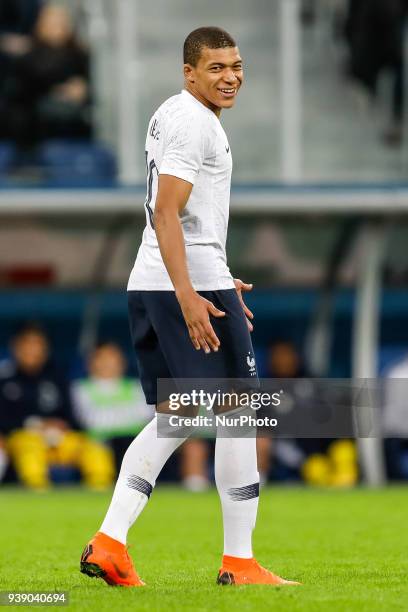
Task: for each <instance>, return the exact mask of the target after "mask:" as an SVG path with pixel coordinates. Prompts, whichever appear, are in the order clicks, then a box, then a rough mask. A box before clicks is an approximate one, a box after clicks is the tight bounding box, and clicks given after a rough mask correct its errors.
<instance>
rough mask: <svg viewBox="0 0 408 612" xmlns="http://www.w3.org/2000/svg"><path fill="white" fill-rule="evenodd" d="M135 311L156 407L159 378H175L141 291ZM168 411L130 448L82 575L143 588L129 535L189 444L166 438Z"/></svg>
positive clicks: (134, 327)
mask: <svg viewBox="0 0 408 612" xmlns="http://www.w3.org/2000/svg"><path fill="white" fill-rule="evenodd" d="M129 313H130V324H131V332H132V340H133V343H134V346H135V349H136V353H137V357H138V365H139V375H140V379H141V383H142V386H143V389H144V392H145V395H146V400H147V402H148V403H151V404H153V403H156V402H157V396H156V381H157V379H158V378H170V372H169V370H168V367H167V364H166V361H165V359H164V357H163V355H162V353H161V350H160V346H159V343H158V338H157V335H156V333H155V331H154V330H153V328H152V326H151V324H150V320H149V317H148V313H147V311H146V309H145V306H144V304H143V300H142V299H141V297H140V294H139V292H131V293H130V295H129ZM162 411H164V412H162ZM166 411H167V406H166V402H162V403H161V404H160V405H159V407H158V413H157V415H156V417H155V418H154V419H153V420H152V421H151V422H150V423H148V425H146V427H145V428H144V429H143V430H142V431H141V432H140V434H139V435H138V436H137V437H136V438H135V439H134V440H133V442H132V443H131V444H130V446H129V448H128V450H127V451H126V453H125V455H124V457H123V461H122V465H121V470H120V473H119V477H118V480H117V483H116V486H115V490H114V493H113V497H112V501H111V503H110V505H109V508H108V511H107V513H106V516H105V519H104V521H103V523H102V525H101V528H100V531H99V532H98V533H97V534H96V536H95V537H94V538H93V539H92V540H91V541H90V542H89V544H88V545H87V547H86V548H85V550H84V552H83V555H82V558H81V571H82V572H83V573H86V574H88V575H89V576H97V577H102V578H103V579H104V580H105V581H106V582H108V584H122V585H128V586H140V585H142V584H143V582H142V581H141V580H140V578H139V576H138V575H137V574H136V572H135V570H134V568H133V565H132V562H131V560H130V557H129V555H128V553H127V550H126V546H125V544H126V536H127V533H128V530H129V528H130V527H131V526H132V524H133V523H134V522H135V520H136V519H137V517H138V516H139V515H140V513H141V512H142V510H143V508H144V507H145V505H146V503H147V501H148V499H149V497H150V495H151V493H152V490H153V487H154V485H155V483H156V479H157V476H158V475H159V473H160V471H161V469H162V467H163V466H164V464H165V463H166V461H167V459H168V458H169V457H170V455H171V454H172V453H173V452H174V450H176V448H178V446H179V445H180V444H181V443H182V442H184V440H185V435H184V430H183V429H182V428H179V431H176V430H175V428H171V435H168V436H166V435H165V433H166V428H167V427H168V419H169V415H168V414H166ZM158 425H160V437H159V436H158V432H157V429H158ZM178 433H179V434H180V435H178ZM112 560H113V563H112Z"/></svg>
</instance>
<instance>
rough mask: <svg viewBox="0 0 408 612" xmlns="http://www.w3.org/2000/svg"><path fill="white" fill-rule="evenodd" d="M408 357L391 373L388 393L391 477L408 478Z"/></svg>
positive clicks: (387, 452) (385, 418)
mask: <svg viewBox="0 0 408 612" xmlns="http://www.w3.org/2000/svg"><path fill="white" fill-rule="evenodd" d="M407 379H408V355H406V356H405V357H404V358H403V359H401V360H400V361H398V362H397V363H395V364H394V365H393V366H392V367H391V368H390V369H389V370H388V372H387V378H386V380H385V393H384V414H383V434H384V438H385V456H386V463H387V472H388V476H389V478H392V479H395V480H407V479H408V405H407Z"/></svg>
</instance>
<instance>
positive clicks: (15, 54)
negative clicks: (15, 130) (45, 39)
mask: <svg viewBox="0 0 408 612" xmlns="http://www.w3.org/2000/svg"><path fill="white" fill-rule="evenodd" d="M42 5H43V0H0V138H5V137H7V136H8V135H9V131H8V129H7V126H8V117H7V100H8V98H9V95H10V93H11V91H12V83H13V77H14V76H15V64H16V60H17V59H18V58H19V57H21V55H23V54H25V53H28V51H29V50H30V48H31V45H32V38H31V34H32V31H33V28H34V25H35V23H36V21H37V18H38V14H39V12H40V8H41V6H42Z"/></svg>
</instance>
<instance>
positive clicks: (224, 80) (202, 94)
mask: <svg viewBox="0 0 408 612" xmlns="http://www.w3.org/2000/svg"><path fill="white" fill-rule="evenodd" d="M184 76H185V78H186V81H187V84H188V88H189V90H190V91H191V93H193V94H194V95H195V96H196V97H197V98H198V99H199V100H200V101H201V102H202V103H203V104H205V105H206V106H208V107H209V108H211V109H212V110H214V111H215V112H217V111H218V113H217V114H219V111H220V110H221V109H223V108H231V107H232V106H234V103H235V98H236V96H237V94H238V91H239V88H240V87H241V85H242V82H243V79H244V73H243V68H242V59H241V56H240V55H239V49H238V47H226V48H222V49H209V48H208V47H204V48H203V49H202V51H201V56H200V59H199V60H198V62H197V65H196V66H191V65H190V64H185V66H184Z"/></svg>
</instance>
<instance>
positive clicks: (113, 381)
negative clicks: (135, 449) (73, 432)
mask: <svg viewBox="0 0 408 612" xmlns="http://www.w3.org/2000/svg"><path fill="white" fill-rule="evenodd" d="M88 372H89V376H88V377H87V378H84V379H82V380H78V381H75V382H74V383H72V400H73V410H74V415H75V418H76V420H77V421H78V423H79V424H80V426H81V428H82V429H84V430H85V431H86V432H87V433H88V434H89V435H90V436H91V437H92V438H93V439H94V440H99V441H101V442H103V443H105V444H108V445H109V446H110V447H111V449H112V450H113V452H114V455H115V462H116V470H117V471H119V469H120V465H121V463H122V458H123V455H124V453H125V451H126V449H127V447H128V446H129V444H130V443H131V442H132V440H133V439H134V437H135V436H136V435H137V434H138V433H139V432H140V431H141V430H142V429H143V428H144V426H145V425H146V423H148V422H149V421H150V420H151V419H152V418H153V417H154V409H153V407H152V406H148V405H147V404H146V402H145V398H144V394H143V391H142V387H141V385H140V383H139V381H137V380H134V379H132V378H128V377H126V376H125V372H126V360H125V357H124V355H123V352H122V351H121V349H120V348H119V346H118V345H117V344H115V343H114V342H104V343H101V344H99V346H97V347H96V349H95V350H94V351H93V352H92V353H91V355H90V357H89V360H88Z"/></svg>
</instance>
